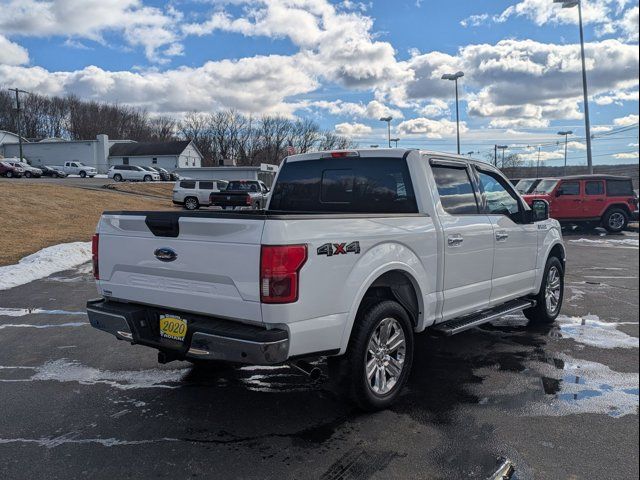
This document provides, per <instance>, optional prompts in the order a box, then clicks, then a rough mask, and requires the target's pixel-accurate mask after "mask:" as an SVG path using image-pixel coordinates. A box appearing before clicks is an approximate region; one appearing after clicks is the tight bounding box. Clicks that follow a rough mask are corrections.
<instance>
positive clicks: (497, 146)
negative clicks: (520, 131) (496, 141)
mask: <svg viewBox="0 0 640 480" xmlns="http://www.w3.org/2000/svg"><path fill="white" fill-rule="evenodd" d="M496 148H497V149H498V150H502V167H500V168H504V151H505V150H506V149H507V148H509V146H508V145H496ZM496 163H498V160H497V159H496ZM496 166H497V165H496Z"/></svg>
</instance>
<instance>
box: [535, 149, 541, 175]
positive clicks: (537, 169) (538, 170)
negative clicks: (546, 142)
mask: <svg viewBox="0 0 640 480" xmlns="http://www.w3.org/2000/svg"><path fill="white" fill-rule="evenodd" d="M541 148H542V147H541V146H539V145H538V165H537V166H536V178H540V149H541Z"/></svg>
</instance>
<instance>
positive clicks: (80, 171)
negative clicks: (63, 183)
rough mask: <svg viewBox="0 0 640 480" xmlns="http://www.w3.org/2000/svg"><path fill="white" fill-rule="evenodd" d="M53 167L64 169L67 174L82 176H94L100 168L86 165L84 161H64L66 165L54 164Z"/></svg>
mask: <svg viewBox="0 0 640 480" xmlns="http://www.w3.org/2000/svg"><path fill="white" fill-rule="evenodd" d="M51 168H56V169H59V170H62V171H63V172H64V173H66V174H67V175H79V176H80V177H82V178H85V177H89V178H93V177H95V176H96V175H97V174H98V170H97V169H96V168H94V167H90V166H88V165H85V164H84V163H82V162H76V161H74V162H64V165H54V166H53V167H51Z"/></svg>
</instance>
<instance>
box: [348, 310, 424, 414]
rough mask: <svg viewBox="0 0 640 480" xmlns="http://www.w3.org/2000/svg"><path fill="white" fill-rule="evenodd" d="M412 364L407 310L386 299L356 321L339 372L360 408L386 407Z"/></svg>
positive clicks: (406, 377) (405, 381)
mask: <svg viewBox="0 0 640 480" xmlns="http://www.w3.org/2000/svg"><path fill="white" fill-rule="evenodd" d="M412 361H413V327H412V325H411V320H410V319H409V316H408V315H407V312H406V310H405V309H404V308H403V307H402V306H401V305H400V304H399V303H397V302H395V301H392V300H385V301H382V302H380V303H376V304H374V305H372V306H370V307H369V308H368V309H367V310H366V311H365V312H364V313H363V314H361V315H359V317H358V318H356V322H355V324H354V327H353V331H352V332H351V339H350V340H349V347H348V349H347V353H346V355H345V356H344V358H343V359H342V360H341V365H340V367H341V368H340V370H341V374H342V375H344V379H343V380H345V385H346V386H347V388H348V390H349V394H350V395H351V397H352V398H353V400H354V401H355V402H356V403H357V404H358V405H359V406H360V407H361V408H363V409H365V410H369V411H374V410H381V409H384V408H387V407H389V406H390V405H391V404H392V403H393V402H394V401H395V400H396V399H397V397H398V395H399V394H400V391H401V390H402V388H403V387H404V385H405V384H406V383H407V379H408V378H409V372H410V371H411V363H412Z"/></svg>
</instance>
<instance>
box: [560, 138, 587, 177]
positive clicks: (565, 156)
mask: <svg viewBox="0 0 640 480" xmlns="http://www.w3.org/2000/svg"><path fill="white" fill-rule="evenodd" d="M572 134H573V132H572V131H571V130H565V131H562V132H558V135H564V171H563V174H562V175H563V176H565V177H566V176H567V143H568V142H569V140H568V139H569V135H572ZM589 173H592V172H589Z"/></svg>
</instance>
